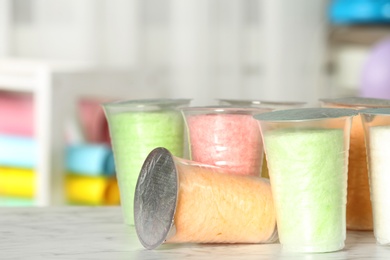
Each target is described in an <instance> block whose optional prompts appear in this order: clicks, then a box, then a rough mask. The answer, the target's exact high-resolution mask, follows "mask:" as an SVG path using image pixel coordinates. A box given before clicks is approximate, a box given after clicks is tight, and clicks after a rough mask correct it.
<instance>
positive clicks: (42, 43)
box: [0, 0, 390, 206]
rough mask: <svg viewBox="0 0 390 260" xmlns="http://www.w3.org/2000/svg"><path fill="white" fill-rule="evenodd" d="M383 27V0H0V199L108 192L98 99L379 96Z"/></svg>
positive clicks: (69, 199) (113, 198) (46, 201)
mask: <svg viewBox="0 0 390 260" xmlns="http://www.w3.org/2000/svg"><path fill="white" fill-rule="evenodd" d="M389 35H390V1H388V0H334V1H330V0H294V1H289V0H83V1H78V0H55V1H52V0H51V1H50V0H0V134H1V136H0V196H1V197H0V205H5V206H13V205H38V206H46V205H53V204H63V203H64V202H63V201H64V199H63V197H65V201H66V203H71V204H82V205H84V204H87V205H101V204H117V203H119V202H118V196H117V188H115V187H116V186H115V185H116V183H115V176H114V175H113V173H112V170H111V168H112V167H111V168H110V166H107V165H110V164H109V163H107V162H109V161H110V160H111V159H107V158H110V156H111V155H110V144H109V136H108V130H107V125H106V122H105V118H104V113H103V111H102V110H101V108H100V103H101V102H104V101H109V100H115V99H139V98H192V99H193V101H192V105H209V104H214V103H215V102H216V101H215V99H216V98H230V99H260V100H268V101H303V102H307V103H308V104H309V105H313V106H315V105H317V101H318V99H319V98H328V97H340V96H355V95H356V96H359V95H360V96H371V97H381V98H390V76H389V75H390V43H389V40H388V36H389ZM378 49H379V51H378ZM366 64H369V65H366ZM376 88H380V89H381V91H377V90H376ZM1 137H3V138H1ZM1 140H3V141H1ZM15 140H16V141H15ZM18 145H19V146H18ZM26 147H27V148H26ZM28 149H30V150H28ZM10 151H14V155H12V153H11V152H10ZM1 156H3V157H4V158H5V159H2V158H1ZM82 156H85V157H82ZM21 158H23V160H22V159H21ZM63 158H65V159H63ZM74 158H79V159H80V158H85V159H84V164H85V162H86V161H88V162H89V163H88V164H89V165H95V166H96V167H95V168H94V169H85V168H83V167H82V164H83V163H81V166H80V162H79V161H78V159H74ZM90 161H91V162H90ZM102 161H104V162H105V164H104V166H102V165H103V163H102ZM99 167H100V168H99ZM107 167H108V168H107ZM92 168H93V167H92ZM64 169H65V170H64ZM64 172H65V173H66V176H67V178H66V179H65V181H64V178H63V173H64ZM26 176H27V177H26ZM23 185H24V186H23ZM64 187H65V188H64ZM80 190H81V191H83V192H82V194H81V193H80ZM64 194H65V195H64ZM57 197H58V198H57ZM61 197H62V199H61ZM59 201H61V202H59Z"/></svg>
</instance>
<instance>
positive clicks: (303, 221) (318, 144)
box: [255, 108, 357, 252]
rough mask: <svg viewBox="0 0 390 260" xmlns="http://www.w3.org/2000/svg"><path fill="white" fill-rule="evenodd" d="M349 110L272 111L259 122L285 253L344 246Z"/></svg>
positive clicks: (338, 248)
mask: <svg viewBox="0 0 390 260" xmlns="http://www.w3.org/2000/svg"><path fill="white" fill-rule="evenodd" d="M356 114H357V112H356V111H354V110H350V109H332V108H306V109H291V110H283V111H274V112H270V113H265V114H261V115H256V116H255V118H256V119H258V120H260V127H261V131H262V136H263V141H264V148H265V153H266V155H267V163H268V167H269V173H270V181H271V187H272V194H273V198H274V203H275V209H276V218H277V225H278V234H279V241H280V243H281V244H282V246H283V249H284V250H286V251H292V252H331V251H337V250H340V249H342V248H343V247H344V241H345V237H346V225H345V211H346V196H347V163H348V149H349V134H350V126H351V119H352V116H355V115H356Z"/></svg>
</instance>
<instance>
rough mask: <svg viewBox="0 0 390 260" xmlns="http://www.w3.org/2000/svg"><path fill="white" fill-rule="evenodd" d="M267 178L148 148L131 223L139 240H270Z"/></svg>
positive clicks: (149, 244)
mask: <svg viewBox="0 0 390 260" xmlns="http://www.w3.org/2000/svg"><path fill="white" fill-rule="evenodd" d="M273 205H274V204H273V200H272V194H271V187H270V184H269V180H267V179H264V178H260V177H254V176H247V175H237V174H234V173H231V172H229V171H228V170H227V169H226V168H220V167H215V166H210V165H204V164H200V163H197V162H193V161H188V160H184V159H182V158H178V157H175V156H172V154H171V153H170V152H169V151H168V150H167V149H165V148H156V149H154V150H153V151H152V152H151V153H150V154H149V156H148V157H147V159H146V160H145V163H144V165H143V167H142V170H141V173H140V176H139V178H138V182H137V187H136V190H135V201H134V215H135V228H136V231H137V235H138V238H139V240H140V242H141V243H142V245H144V247H145V248H148V249H154V248H156V247H158V246H160V245H161V244H162V243H164V242H166V243H271V242H274V241H275V240H276V239H277V232H276V219H275V211H274V206H273Z"/></svg>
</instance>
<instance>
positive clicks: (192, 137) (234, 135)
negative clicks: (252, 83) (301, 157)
mask: <svg viewBox="0 0 390 260" xmlns="http://www.w3.org/2000/svg"><path fill="white" fill-rule="evenodd" d="M182 111H183V114H184V116H185V121H186V126H187V129H188V133H189V138H188V139H189V144H190V158H191V159H192V160H193V161H196V162H200V163H204V164H208V165H214V166H218V167H223V168H227V169H228V170H229V171H231V172H234V173H236V174H242V175H253V176H260V174H261V165H262V162H263V144H262V141H261V134H260V129H259V126H258V122H257V121H256V120H255V119H254V118H253V115H254V114H257V113H264V112H268V111H270V110H269V109H263V108H249V107H247V108H241V107H229V106H211V107H188V108H184V109H183V110H182Z"/></svg>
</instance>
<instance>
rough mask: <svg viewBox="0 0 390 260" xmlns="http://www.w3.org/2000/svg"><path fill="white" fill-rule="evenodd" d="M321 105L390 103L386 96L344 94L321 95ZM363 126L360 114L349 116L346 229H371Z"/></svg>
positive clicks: (355, 105) (364, 106)
mask: <svg viewBox="0 0 390 260" xmlns="http://www.w3.org/2000/svg"><path fill="white" fill-rule="evenodd" d="M321 106H323V107H333V108H352V109H357V110H360V109H364V108H375V107H390V100H385V99H375V98H361V97H346V98H336V99H322V100H321ZM366 158H367V155H366V146H365V143H364V129H363V124H362V120H361V119H360V116H357V117H355V118H354V119H353V120H352V129H351V145H350V150H349V162H348V195H347V229H349V230H372V226H373V224H372V207H371V200H370V188H369V183H368V170H367V159H366Z"/></svg>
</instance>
